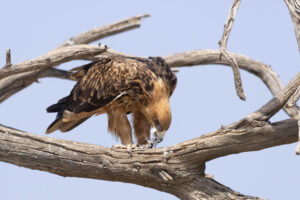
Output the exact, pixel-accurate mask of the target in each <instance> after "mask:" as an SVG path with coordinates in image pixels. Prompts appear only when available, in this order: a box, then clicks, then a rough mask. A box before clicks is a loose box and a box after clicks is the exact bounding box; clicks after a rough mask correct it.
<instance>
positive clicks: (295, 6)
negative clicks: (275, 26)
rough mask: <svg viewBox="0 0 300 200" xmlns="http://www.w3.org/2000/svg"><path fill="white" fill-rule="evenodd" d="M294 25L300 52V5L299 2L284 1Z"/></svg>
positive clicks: (294, 0) (293, 0)
mask: <svg viewBox="0 0 300 200" xmlns="http://www.w3.org/2000/svg"><path fill="white" fill-rule="evenodd" d="M284 1H285V3H286V5H287V7H288V9H289V11H290V15H291V18H292V21H293V23H294V29H295V34H296V39H297V43H298V49H299V51H300V3H299V1H297V0H284Z"/></svg>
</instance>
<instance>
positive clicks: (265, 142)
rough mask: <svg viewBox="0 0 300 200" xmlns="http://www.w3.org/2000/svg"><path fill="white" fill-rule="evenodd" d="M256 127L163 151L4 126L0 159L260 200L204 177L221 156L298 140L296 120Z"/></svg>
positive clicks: (194, 195) (179, 192) (191, 193)
mask: <svg viewBox="0 0 300 200" xmlns="http://www.w3.org/2000/svg"><path fill="white" fill-rule="evenodd" d="M253 125H255V127H256V128H253V127H251V126H249V127H248V128H243V129H238V130H231V131H228V132H226V133H224V131H223V130H222V129H220V130H218V131H216V132H213V133H209V134H206V135H203V136H200V137H198V138H195V139H192V140H189V141H186V142H183V143H179V144H177V145H174V146H171V147H165V148H157V149H148V150H133V152H132V157H131V156H130V154H128V152H127V151H126V150H123V149H109V148H105V147H101V146H97V145H91V144H84V143H79V142H73V141H66V140H61V139H55V138H49V137H45V136H39V135H34V134H31V133H25V132H23V131H19V130H16V129H13V128H9V127H5V126H3V125H1V126H0V160H1V161H3V162H8V163H11V164H14V165H18V166H22V167H26V168H30V169H37V170H42V171H47V172H50V173H53V174H57V175H60V176H64V177H83V178H93V179H100V180H108V181H120V182H126V183H133V184H137V185H142V186H145V187H150V188H154V189H157V190H160V191H164V192H168V193H170V194H173V195H175V196H177V197H179V198H180V199H187V200H190V199H193V200H194V199H256V197H250V196H244V195H241V194H239V193H237V192H235V191H233V190H231V189H230V188H228V187H226V186H224V185H222V184H220V183H218V182H216V181H214V180H212V179H211V178H207V177H206V176H205V162H206V161H209V160H212V159H215V158H219V157H222V156H226V155H230V154H235V153H241V152H247V151H256V150H260V149H265V148H268V147H272V146H278V145H282V144H288V143H292V142H295V141H297V134H298V131H297V121H296V120H294V119H289V120H285V121H280V122H277V123H273V124H269V123H264V124H261V125H260V126H257V124H253Z"/></svg>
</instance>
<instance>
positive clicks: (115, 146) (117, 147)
mask: <svg viewBox="0 0 300 200" xmlns="http://www.w3.org/2000/svg"><path fill="white" fill-rule="evenodd" d="M135 148H137V146H136V144H127V145H120V144H115V145H113V146H112V149H126V150H127V151H128V153H129V154H130V157H131V156H132V149H135Z"/></svg>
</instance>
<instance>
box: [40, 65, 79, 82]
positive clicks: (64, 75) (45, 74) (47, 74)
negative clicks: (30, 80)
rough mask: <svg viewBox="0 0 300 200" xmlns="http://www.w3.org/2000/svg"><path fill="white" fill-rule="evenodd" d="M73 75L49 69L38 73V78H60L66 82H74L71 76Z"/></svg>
mask: <svg viewBox="0 0 300 200" xmlns="http://www.w3.org/2000/svg"><path fill="white" fill-rule="evenodd" d="M72 74H73V73H72V72H69V71H65V70H61V69H55V68H49V69H46V70H43V71H41V72H39V73H38V78H46V77H49V78H60V79H66V80H75V79H74V78H73V77H72V76H71V75H72Z"/></svg>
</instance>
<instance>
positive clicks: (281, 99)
mask: <svg viewBox="0 0 300 200" xmlns="http://www.w3.org/2000/svg"><path fill="white" fill-rule="evenodd" d="M299 86H300V72H299V73H298V74H297V75H296V76H295V77H294V78H293V79H292V80H291V81H290V82H289V84H288V85H287V86H285V87H284V88H283V90H282V91H281V92H280V93H279V94H278V95H276V96H275V97H273V98H272V99H271V100H270V101H269V102H268V103H266V104H265V105H263V106H262V107H261V108H260V109H258V110H257V111H255V112H253V113H252V114H250V115H248V116H247V117H245V118H243V119H241V120H239V121H238V122H236V123H234V124H232V125H229V126H227V127H226V128H227V129H228V130H229V129H239V128H244V127H248V126H249V125H251V124H253V123H254V122H257V123H259V122H267V121H268V120H269V119H270V118H271V117H272V116H273V115H275V114H276V113H277V112H278V111H279V110H280V109H281V108H283V107H284V105H285V104H286V102H287V101H288V100H289V99H290V98H291V96H292V95H294V93H295V92H296V90H297V89H298V87H299ZM262 124H264V123H262Z"/></svg>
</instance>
